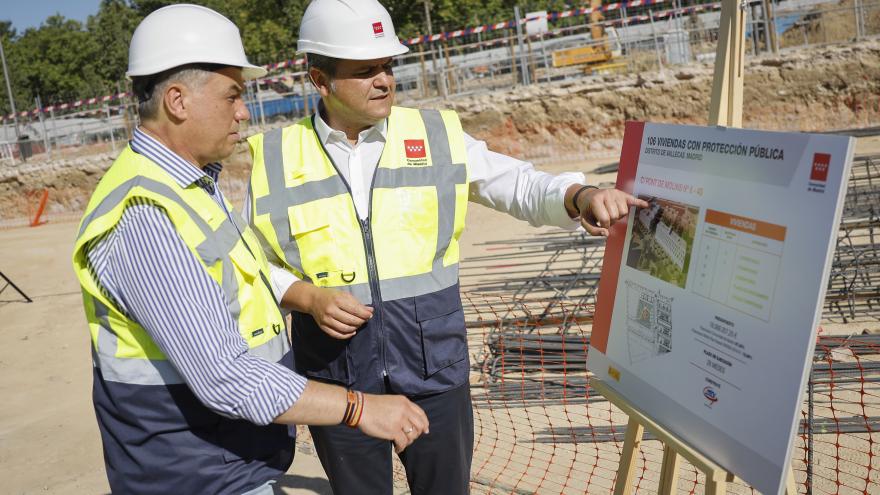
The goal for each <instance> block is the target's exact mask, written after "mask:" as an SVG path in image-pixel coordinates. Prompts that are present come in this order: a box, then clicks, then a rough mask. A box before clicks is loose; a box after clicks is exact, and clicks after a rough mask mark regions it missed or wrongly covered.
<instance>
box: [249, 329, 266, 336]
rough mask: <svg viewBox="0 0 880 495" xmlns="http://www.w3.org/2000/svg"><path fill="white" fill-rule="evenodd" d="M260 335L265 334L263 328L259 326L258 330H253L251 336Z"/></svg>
mask: <svg viewBox="0 0 880 495" xmlns="http://www.w3.org/2000/svg"><path fill="white" fill-rule="evenodd" d="M260 335H263V329H262V328H258V329H256V330H254V331H253V332H251V337H259V336H260Z"/></svg>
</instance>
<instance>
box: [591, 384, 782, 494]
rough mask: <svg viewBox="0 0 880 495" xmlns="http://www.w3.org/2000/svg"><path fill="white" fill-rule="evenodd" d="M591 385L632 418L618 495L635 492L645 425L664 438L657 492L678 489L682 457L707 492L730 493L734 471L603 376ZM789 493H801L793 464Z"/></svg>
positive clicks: (657, 435) (620, 472)
mask: <svg viewBox="0 0 880 495" xmlns="http://www.w3.org/2000/svg"><path fill="white" fill-rule="evenodd" d="M590 388H591V389H592V390H595V391H597V392H599V393H600V394H602V395H603V396H604V397H605V398H606V399H608V402H610V403H612V404H614V405H615V406H617V408H618V409H620V410H621V411H623V412H624V413H625V414H626V415H627V416H629V421H628V422H627V424H626V436H625V437H624V438H623V452H622V453H621V454H620V465H619V467H618V469H617V480H616V481H615V482H614V495H630V494H631V493H632V492H633V477H634V475H635V467H636V456H637V455H638V453H639V446H640V445H641V443H642V437H643V436H644V434H645V429H647V430H648V431H650V432H651V433H652V434H653V435H654V436H655V437H656V438H657V439H658V440H660V441H661V442H663V464H662V466H661V468H660V488H659V489H658V491H657V493H659V494H660V495H670V494H673V493H675V490H676V487H677V486H678V468H679V464H680V463H681V458H682V457H683V458H685V459H687V461H688V462H690V463H691V464H692V465H693V466H694V467H695V468H697V469H699V470H700V471H702V472H703V474H705V475H706V495H724V494H725V493H727V483H730V482H732V481H734V479H735V476H734V475H733V474H732V473H730V472H729V471H727V470H726V469H724V468H722V467H721V466H719V465H718V464H715V463H714V462H712V461H711V460H709V459H708V458H707V457H706V456H704V455H703V454H701V453H699V452H698V451H697V450H695V449H694V448H693V447H691V446H690V445H688V444H686V443H685V442H683V441H682V440H681V439H679V438H678V437H677V436H675V435H674V434H673V433H670V432H669V431H668V430H666V429H665V428H663V427H662V426H660V425H659V424H658V423H657V422H656V421H654V420H653V419H651V417H650V416H649V415H647V414H645V413H644V412H642V411H641V410H639V409H638V408H637V407H635V406H634V405H633V404H632V403H631V402H630V401H628V400H627V399H626V398H624V397H623V396H622V395H620V394H618V393H617V392H615V391H614V390H613V389H611V387H609V386H608V385H606V384H605V383H604V382H603V381H602V380H598V379H596V378H593V379H591V380H590ZM785 493H786V495H796V494H797V487H796V486H795V483H794V473H793V472H792V470H791V469H790V468H789V470H788V477H787V479H786V481H785Z"/></svg>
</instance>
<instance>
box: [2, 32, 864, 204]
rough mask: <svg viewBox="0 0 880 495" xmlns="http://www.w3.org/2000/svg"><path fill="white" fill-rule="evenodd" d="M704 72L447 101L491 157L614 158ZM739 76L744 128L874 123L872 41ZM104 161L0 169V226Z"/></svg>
mask: <svg viewBox="0 0 880 495" xmlns="http://www.w3.org/2000/svg"><path fill="white" fill-rule="evenodd" d="M712 72H713V68H712V66H711V65H692V66H688V67H676V68H671V69H667V70H665V71H663V72H650V73H641V74H636V75H604V76H599V77H593V78H584V79H581V80H578V81H567V82H554V83H541V84H534V85H532V86H528V87H514V88H510V89H507V90H500V91H495V92H492V93H486V94H481V95H476V96H467V97H460V98H456V99H453V100H451V101H449V102H448V103H447V105H448V106H451V107H452V108H455V109H456V110H457V111H458V112H459V113H460V114H461V116H462V121H463V125H464V128H465V130H466V131H467V132H469V133H470V134H472V135H473V136H475V137H477V138H480V139H484V140H486V141H487V142H488V144H489V147H490V148H491V149H493V150H495V151H499V152H502V153H507V154H511V155H514V156H522V157H525V158H530V159H531V158H536V157H537V156H538V155H539V154H541V153H543V154H544V155H547V154H549V155H553V153H557V154H558V156H557V158H560V157H563V155H564V153H563V151H562V150H576V152H577V153H578V154H579V156H588V155H590V154H595V155H600V154H604V155H608V156H613V155H614V154H616V153H617V152H619V148H620V142H621V139H622V134H623V128H624V126H623V124H624V122H625V121H627V120H649V121H653V122H668V123H683V124H699V125H705V124H706V120H707V109H708V106H709V97H710V92H711V86H712V75H713V74H712ZM745 73H746V76H745V89H744V97H743V102H744V105H743V115H744V118H743V124H744V127H749V128H755V129H768V130H769V129H772V130H790V131H823V130H832V129H847V128H856V127H867V126H874V125H878V124H880V41H878V40H871V41H865V42H861V43H857V44H848V45H842V46H841V45H837V46H825V47H818V48H809V49H802V50H797V51H786V52H784V53H783V54H780V55H778V56H764V57H759V58H754V59H750V60H749V61H748V62H747V64H746V69H745ZM403 104H407V105H419V103H418V102H403ZM426 105H428V104H427V103H426ZM431 106H437V105H436V104H431ZM536 150H543V151H540V152H539V151H536ZM551 158H552V156H551ZM112 161H113V154H110V153H104V154H97V155H92V156H86V157H79V158H75V159H69V160H55V161H51V162H42V163H28V164H25V165H14V166H4V167H2V168H0V220H9V219H16V218H26V217H27V215H28V213H29V212H30V211H32V210H33V208H34V199H33V198H29V197H28V194H29V193H30V192H32V191H39V190H42V189H44V188H45V189H48V190H49V203H48V205H47V213H48V214H49V215H53V214H56V215H64V214H67V215H75V214H76V213H77V212H79V211H81V210H82V209H83V208H84V207H85V204H86V202H87V201H88V197H89V195H90V193H91V191H92V189H93V188H94V186H95V184H96V182H97V181H98V179H100V177H101V176H102V174H103V173H104V171H105V170H106V169H107V167H109V166H110V164H111V163H112ZM248 166H249V164H248V158H247V153H246V151H245V149H244V146H240V147H239V150H238V151H237V152H236V154H235V155H233V157H232V158H231V159H230V160H228V161H227V166H226V170H227V172H226V174H225V175H226V178H225V179H224V181H223V182H224V183H225V184H224V187H226V188H227V189H225V190H227V191H230V192H231V193H232V194H231V195H233V196H234V195H239V196H240V194H241V193H242V192H243V190H244V187H243V181H245V180H246V178H247V170H248Z"/></svg>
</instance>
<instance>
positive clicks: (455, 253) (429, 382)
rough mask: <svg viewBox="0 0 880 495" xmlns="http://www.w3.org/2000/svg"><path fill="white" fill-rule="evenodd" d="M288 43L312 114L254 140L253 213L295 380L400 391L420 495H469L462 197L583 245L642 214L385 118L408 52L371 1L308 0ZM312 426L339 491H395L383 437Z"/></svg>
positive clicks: (596, 192) (575, 179)
mask: <svg viewBox="0 0 880 495" xmlns="http://www.w3.org/2000/svg"><path fill="white" fill-rule="evenodd" d="M297 48H298V51H299V52H301V53H306V54H308V60H309V64H310V68H309V76H310V78H311V81H312V83H313V84H314V86H315V87H316V88H317V90H318V92H319V93H320V95H321V103H320V105H319V108H318V111H317V112H316V113H315V114H314V115H312V116H311V117H309V118H305V119H303V120H301V121H300V122H298V123H296V124H294V125H292V126H290V127H286V128H284V129H276V130H273V131H270V132H267V133H265V134H258V135H256V136H253V137H251V138H250V139H249V144H250V147H251V153H252V156H253V164H254V169H253V172H252V176H251V183H250V186H251V187H250V200H249V202H250V206H249V212H250V213H249V218H250V220H251V224H252V226H253V227H255V231H256V232H257V233H258V234H259V236H260V237H261V239H262V241H263V243H264V247H265V251H266V253H267V256H268V257H269V258H270V261H272V262H273V263H276V264H278V265H280V266H282V267H283V268H285V269H286V271H287V272H288V273H289V274H290V275H289V279H290V287H289V290H288V291H287V293H286V294H285V296H284V299H283V303H284V304H285V305H287V306H289V307H291V308H293V310H294V311H293V329H292V334H293V351H294V361H295V365H296V369H297V370H298V371H300V372H302V373H304V374H305V375H306V376H309V377H310V378H314V379H317V380H323V381H326V382H330V383H337V384H340V385H344V386H347V387H354V388H357V389H360V390H365V391H369V392H372V393H377V394H384V393H399V394H405V395H406V396H407V397H409V398H410V399H411V400H412V401H413V402H415V403H416V404H418V405H420V406H421V407H422V408H423V409H424V410H425V412H426V414H427V415H428V419H429V420H430V423H431V432H430V434H428V435H423V436H421V437H420V438H419V439H418V440H415V441H414V442H413V444H412V445H411V446H410V447H409V448H407V450H406V451H404V452H402V453H400V458H401V461H402V462H403V465H404V467H405V469H406V475H407V480H408V482H409V486H410V488H411V491H412V493H414V494H459V493H466V492H467V491H468V485H469V477H470V465H471V458H472V450H473V413H472V409H471V401H470V389H469V385H468V372H469V363H468V353H467V338H466V332H465V322H464V314H463V311H462V305H461V297H460V295H459V286H458V262H459V244H458V243H459V237H460V236H461V232H462V230H463V228H464V221H465V211H466V208H467V204H468V201H473V202H476V203H480V204H483V205H486V206H489V207H491V208H494V209H496V210H499V211H503V212H506V213H509V214H511V215H513V216H515V217H517V218H520V219H523V220H527V221H529V222H530V223H532V224H534V225H556V226H559V227H569V228H576V227H577V226H578V225H579V224H580V225H583V227H584V228H585V229H586V230H587V231H588V232H589V233H591V234H593V235H607V232H608V228H609V227H610V225H611V224H612V223H613V222H614V221H616V220H617V219H619V218H622V217H625V216H626V214H627V211H628V208H629V207H630V206H632V205H643V203H644V202H643V201H640V200H637V199H636V198H633V197H632V196H630V195H628V194H626V193H623V192H621V191H618V190H615V189H604V190H601V189H596V188H594V187H591V186H586V185H583V182H584V176H583V174H579V173H575V174H561V175H558V176H552V175H549V174H546V173H542V172H539V171H536V170H535V169H534V167H533V166H532V165H531V164H529V163H526V162H522V161H519V160H516V159H514V158H510V157H507V156H503V155H500V154H498V153H493V152H491V151H489V150H488V149H487V148H486V145H485V143H484V142H481V141H477V140H475V139H473V138H472V137H470V136H468V135H467V134H466V133H465V132H464V131H463V130H462V128H461V123H460V122H459V119H458V116H457V115H456V113H455V112H453V111H446V110H444V111H437V110H416V109H410V108H402V107H396V106H392V105H393V100H394V89H395V86H394V76H393V74H392V61H393V57H394V56H396V55H400V54H402V53H405V52H406V51H407V50H408V49H407V48H406V47H405V46H403V45H401V44H400V42H399V41H398V39H397V36H396V34H395V31H394V25H393V24H392V22H391V17H390V16H389V14H388V12H387V11H386V10H385V8H384V7H383V6H382V5H381V4H379V3H378V2H376V1H375V0H313V1H312V3H311V4H310V5H309V6H308V8H307V9H306V11H305V13H304V15H303V19H302V23H301V25H300V33H299V40H298V47H297ZM282 285H283V284H282ZM412 427H413V425H407V426H406V427H405V430H404V431H405V432H407V433H408V434H410V435H412V434H414V433H409V432H410V431H411V429H412ZM311 432H312V437H313V438H314V441H315V446H316V448H317V452H318V455H319V457H320V458H321V462H322V464H323V466H324V469H325V470H326V472H327V475H328V477H329V479H330V484H331V485H332V486H333V490H334V492H335V493H337V494H348V493H371V494H373V493H379V494H390V493H392V483H391V481H392V480H391V474H392V470H391V448H390V446H389V444H388V443H387V442H383V441H381V440H377V439H373V438H369V437H367V436H365V435H363V434H362V433H361V432H358V431H353V430H350V429H346V428H345V427H338V426H313V427H311Z"/></svg>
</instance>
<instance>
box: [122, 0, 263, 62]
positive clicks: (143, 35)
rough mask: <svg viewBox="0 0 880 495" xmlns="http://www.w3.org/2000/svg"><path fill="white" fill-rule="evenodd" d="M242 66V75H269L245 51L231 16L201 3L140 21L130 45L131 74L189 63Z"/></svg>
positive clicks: (172, 8)
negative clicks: (252, 63)
mask: <svg viewBox="0 0 880 495" xmlns="http://www.w3.org/2000/svg"><path fill="white" fill-rule="evenodd" d="M198 63H202V64H218V65H228V66H232V67H241V69H242V71H241V72H242V77H244V78H245V79H254V78H257V77H262V76H265V75H266V72H267V71H266V69H264V68H262V67H257V66H256V65H251V64H250V63H249V62H248V60H247V57H246V56H245V54H244V46H243V45H242V43H241V35H239V33H238V28H237V27H236V26H235V24H233V23H232V21H230V20H229V19H227V18H225V17H223V16H222V15H221V14H219V13H217V12H214V11H213V10H211V9H209V8H207V7H202V6H200V5H191V4H177V5H169V6H167V7H162V8H161V9H159V10H156V11H155V12H153V13H151V14H150V15H148V16H147V17H145V18H144V20H143V21H141V23H140V24H138V27H137V29H135V30H134V34H133V35H132V37H131V44H130V45H129V47H128V72H127V73H126V75H127V76H128V77H135V76H149V75H152V74H158V73H160V72H162V71H165V70H168V69H171V68H173V67H180V66H181V65H187V64H198Z"/></svg>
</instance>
